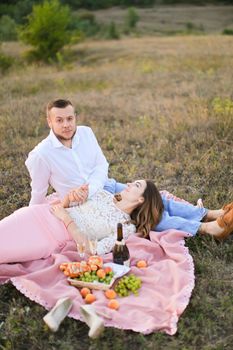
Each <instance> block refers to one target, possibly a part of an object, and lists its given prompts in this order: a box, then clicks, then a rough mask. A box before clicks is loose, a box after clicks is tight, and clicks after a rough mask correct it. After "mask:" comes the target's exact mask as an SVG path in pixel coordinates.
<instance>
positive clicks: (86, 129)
mask: <svg viewBox="0 0 233 350" xmlns="http://www.w3.org/2000/svg"><path fill="white" fill-rule="evenodd" d="M77 132H78V134H93V131H92V128H91V127H90V126H86V125H79V126H78V127H77Z"/></svg>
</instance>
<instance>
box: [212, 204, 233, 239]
mask: <svg viewBox="0 0 233 350" xmlns="http://www.w3.org/2000/svg"><path fill="white" fill-rule="evenodd" d="M217 223H218V225H219V226H220V227H221V228H223V229H224V230H223V232H221V233H220V234H218V235H215V238H217V239H220V240H222V239H225V238H227V237H228V236H229V235H230V234H231V233H232V232H233V207H232V208H231V209H230V210H227V211H226V212H225V214H223V215H222V216H220V217H218V218H217Z"/></svg>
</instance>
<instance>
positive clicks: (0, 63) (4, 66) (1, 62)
mask: <svg viewBox="0 0 233 350" xmlns="http://www.w3.org/2000/svg"><path fill="white" fill-rule="evenodd" d="M13 62H14V60H13V58H12V57H10V56H6V55H4V54H3V53H2V52H1V50H0V73H1V74H4V73H6V72H7V71H8V70H9V68H10V67H11V66H12V64H13Z"/></svg>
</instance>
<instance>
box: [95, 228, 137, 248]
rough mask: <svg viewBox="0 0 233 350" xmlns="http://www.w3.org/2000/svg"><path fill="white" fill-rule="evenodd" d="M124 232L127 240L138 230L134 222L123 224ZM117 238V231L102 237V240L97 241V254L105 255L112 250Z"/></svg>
mask: <svg viewBox="0 0 233 350" xmlns="http://www.w3.org/2000/svg"><path fill="white" fill-rule="evenodd" d="M115 226H116V225H115ZM123 232H124V239H125V240H126V239H127V238H129V236H130V235H132V234H134V233H135V232H136V228H135V226H134V225H133V224H123ZM116 240H117V231H115V232H114V234H112V235H111V236H109V237H106V238H103V239H101V241H99V242H98V243H97V254H98V255H104V254H107V253H109V252H111V251H112V249H113V247H114V245H115V242H116Z"/></svg>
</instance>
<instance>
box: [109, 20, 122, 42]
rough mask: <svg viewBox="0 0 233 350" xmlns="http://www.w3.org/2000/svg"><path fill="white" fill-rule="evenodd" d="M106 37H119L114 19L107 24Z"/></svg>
mask: <svg viewBox="0 0 233 350" xmlns="http://www.w3.org/2000/svg"><path fill="white" fill-rule="evenodd" d="M106 37H107V39H119V38H120V34H119V32H118V30H117V28H116V24H115V22H114V21H112V22H111V23H110V24H109V26H108V29H107V35H106Z"/></svg>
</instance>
